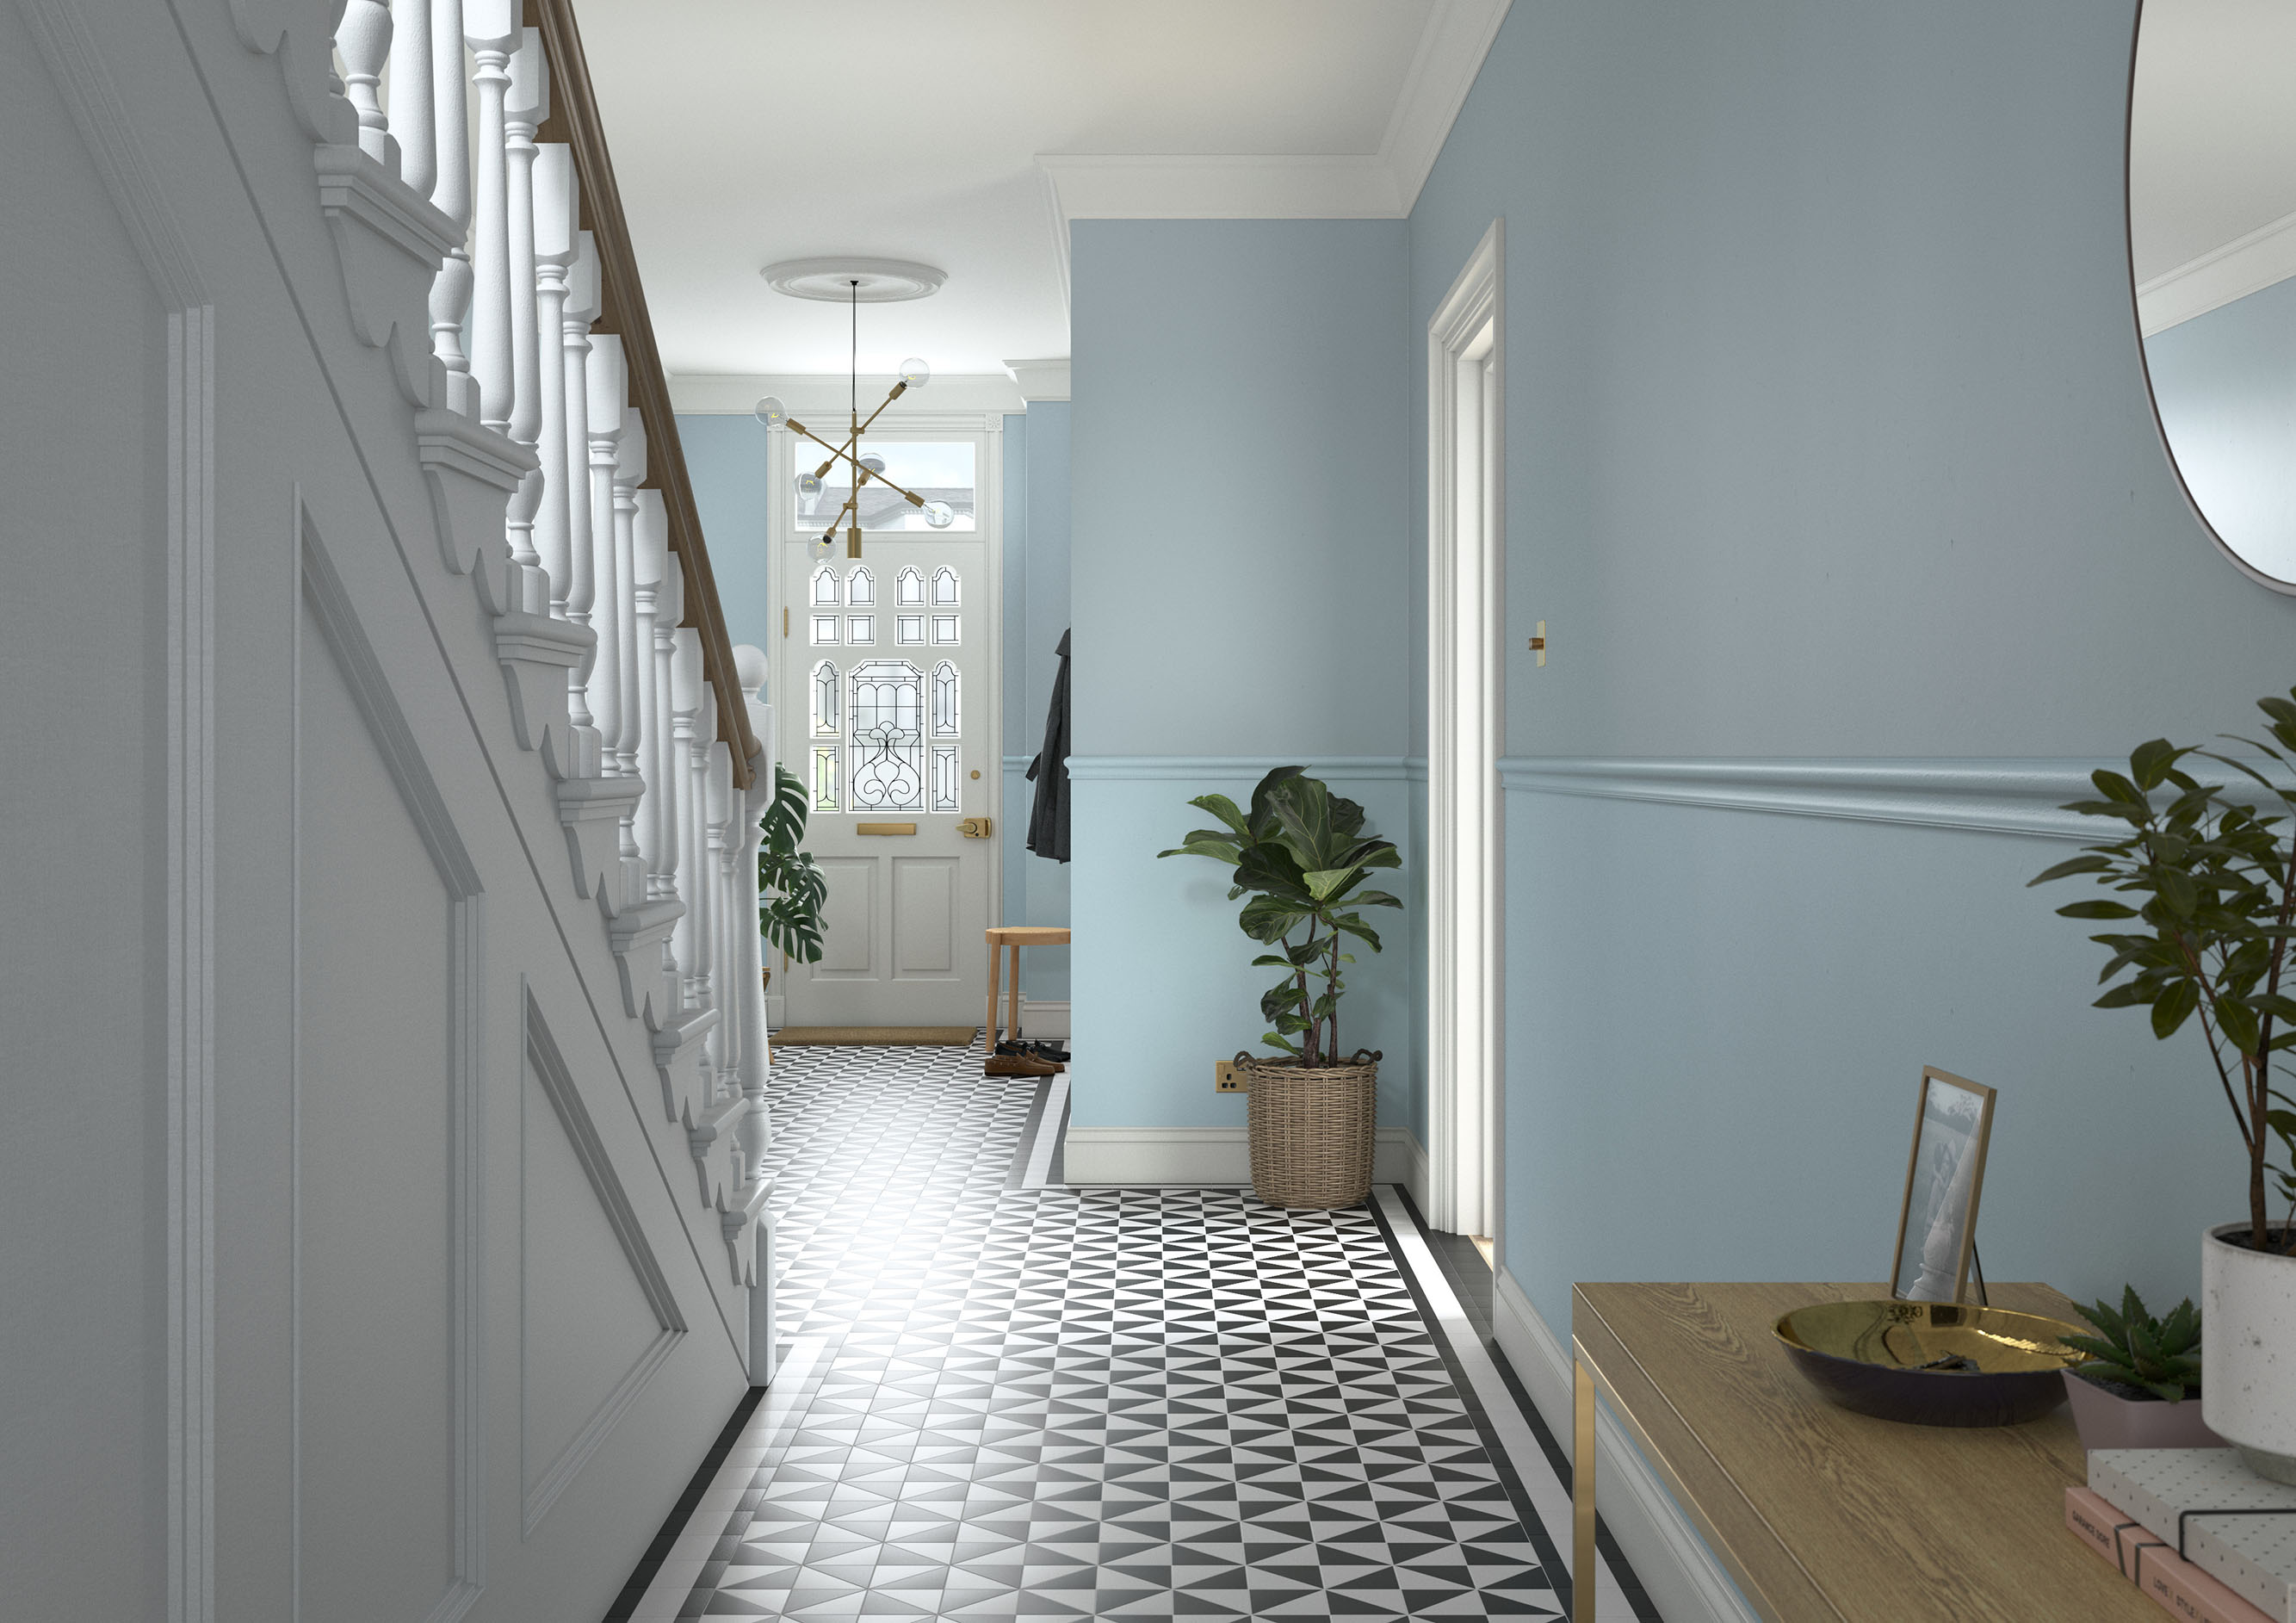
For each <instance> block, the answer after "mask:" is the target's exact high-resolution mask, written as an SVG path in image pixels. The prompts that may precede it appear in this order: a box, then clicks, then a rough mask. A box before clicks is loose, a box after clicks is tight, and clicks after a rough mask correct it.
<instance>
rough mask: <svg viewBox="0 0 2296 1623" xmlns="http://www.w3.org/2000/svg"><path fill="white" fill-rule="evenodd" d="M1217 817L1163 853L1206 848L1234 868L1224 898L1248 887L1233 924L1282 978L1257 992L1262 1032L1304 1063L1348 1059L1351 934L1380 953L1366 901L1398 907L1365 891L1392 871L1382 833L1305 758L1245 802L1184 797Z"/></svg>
mask: <svg viewBox="0 0 2296 1623" xmlns="http://www.w3.org/2000/svg"><path fill="white" fill-rule="evenodd" d="M1188 804H1189V805H1191V806H1193V807H1197V808H1199V809H1200V810H1202V811H1206V812H1209V813H1210V814H1211V815H1212V816H1215V817H1217V818H1218V819H1219V821H1220V824H1221V825H1222V826H1220V827H1218V828H1200V829H1196V830H1193V831H1192V832H1190V833H1189V834H1188V836H1187V838H1186V839H1185V840H1183V841H1182V842H1181V843H1180V844H1179V845H1177V846H1176V847H1174V848H1172V849H1170V850H1169V851H1159V852H1157V853H1156V855H1157V856H1159V857H1210V858H1211V859H1212V860H1213V861H1215V862H1218V863H1219V864H1220V865H1223V866H1225V867H1228V868H1231V869H1233V870H1234V884H1233V885H1232V886H1231V888H1230V889H1229V890H1228V893H1227V894H1228V899H1229V900H1230V901H1234V899H1235V898H1238V897H1242V896H1249V897H1250V898H1251V900H1250V901H1248V902H1246V903H1244V905H1243V912H1242V914H1241V915H1240V916H1239V917H1238V919H1237V921H1236V922H1237V923H1238V924H1239V925H1240V926H1241V927H1242V930H1243V933H1244V934H1245V935H1247V936H1250V937H1251V939H1253V940H1255V941H1259V942H1261V943H1263V944H1264V945H1266V946H1267V947H1270V948H1272V949H1273V950H1272V951H1269V952H1266V953H1262V954H1261V955H1259V957H1257V958H1254V959H1253V960H1252V961H1251V962H1252V963H1253V965H1254V966H1255V967H1264V968H1268V969H1280V970H1282V971H1283V978H1282V979H1281V980H1278V981H1276V983H1275V985H1274V986H1272V987H1270V988H1268V989H1267V991H1265V992H1263V993H1261V994H1260V997H1259V1012H1260V1013H1261V1015H1262V1016H1263V1017H1264V1018H1265V1019H1266V1020H1267V1022H1268V1023H1269V1025H1270V1026H1272V1027H1273V1028H1274V1029H1272V1030H1270V1031H1269V1032H1268V1033H1267V1035H1266V1036H1265V1037H1262V1038H1261V1039H1260V1040H1261V1041H1262V1042H1264V1043H1266V1044H1267V1045H1269V1046H1270V1047H1272V1048H1276V1049H1280V1050H1282V1051H1283V1053H1288V1054H1291V1055H1292V1056H1293V1058H1294V1059H1296V1060H1297V1061H1298V1062H1300V1064H1302V1065H1310V1066H1313V1065H1339V1064H1343V1063H1345V1060H1344V1058H1343V1054H1342V1051H1341V1047H1340V998H1341V995H1342V994H1344V993H1345V991H1346V990H1347V983H1346V980H1345V979H1344V977H1343V975H1342V973H1341V970H1342V966H1344V965H1346V964H1349V963H1354V962H1355V957H1354V955H1352V954H1350V953H1349V952H1346V951H1344V950H1343V947H1344V944H1345V942H1346V941H1347V939H1348V938H1349V937H1353V938H1354V939H1357V940H1358V941H1361V942H1363V943H1364V944H1365V946H1366V947H1370V949H1371V950H1372V951H1373V952H1377V951H1379V949H1380V948H1379V935H1378V932H1377V931H1375V930H1373V929H1372V927H1371V926H1370V925H1369V924H1368V923H1366V922H1365V921H1364V916H1363V913H1362V909H1364V908H1365V907H1400V906H1403V904H1402V903H1401V902H1400V901H1398V900H1397V899H1396V898H1394V897H1391V896H1390V895H1388V894H1387V892H1385V891H1384V890H1366V889H1363V885H1364V881H1365V880H1367V879H1369V878H1370V877H1371V873H1372V870H1373V869H1374V868H1399V867H1401V866H1402V865H1403V859H1402V857H1400V856H1399V855H1398V853H1397V851H1396V848H1395V847H1394V845H1393V844H1392V843H1391V842H1390V841H1388V840H1381V839H1379V838H1377V837H1375V836H1372V835H1367V834H1365V832H1363V826H1364V808H1363V807H1360V806H1358V805H1357V804H1356V803H1355V802H1354V801H1353V800H1349V799H1345V798H1344V797H1342V796H1340V795H1335V794H1333V792H1332V791H1330V790H1329V789H1328V788H1326V787H1325V786H1324V784H1323V783H1319V782H1317V781H1316V779H1314V778H1311V777H1309V776H1308V775H1307V770H1306V768H1305V767H1300V766H1278V767H1277V768H1276V769H1275V771H1273V772H1271V773H1269V774H1268V775H1267V776H1266V777H1264V778H1262V779H1260V780H1259V788H1257V789H1255V790H1253V791H1251V807H1250V809H1248V810H1247V809H1244V808H1242V807H1238V806H1237V805H1236V803H1235V802H1234V801H1233V800H1231V799H1228V798H1227V797H1226V795H1221V794H1210V795H1198V796H1197V797H1196V798H1195V799H1193V800H1191V801H1189V802H1188Z"/></svg>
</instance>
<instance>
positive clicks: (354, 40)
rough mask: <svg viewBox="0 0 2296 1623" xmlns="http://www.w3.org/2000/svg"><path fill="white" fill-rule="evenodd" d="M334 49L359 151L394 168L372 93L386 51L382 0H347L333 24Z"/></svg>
mask: <svg viewBox="0 0 2296 1623" xmlns="http://www.w3.org/2000/svg"><path fill="white" fill-rule="evenodd" d="M335 49H336V51H337V52H338V53H340V55H341V56H342V59H343V94H345V95H346V96H348V98H349V99H350V104H351V108H352V111H355V112H357V114H358V123H359V132H358V143H359V151H361V152H365V154H366V155H367V156H368V157H370V158H372V159H373V160H375V161H376V162H377V163H380V164H381V165H383V166H384V167H385V168H396V167H397V160H396V159H395V158H394V157H393V152H392V145H391V140H390V123H389V119H386V118H384V116H383V111H382V102H381V101H380V100H378V99H377V97H376V94H375V90H376V86H379V85H381V83H382V64H383V62H384V61H386V60H387V59H388V58H389V55H390V8H389V6H387V5H384V4H382V0H350V4H348V5H346V6H344V7H343V20H341V21H340V22H339V23H337V24H336V25H335Z"/></svg>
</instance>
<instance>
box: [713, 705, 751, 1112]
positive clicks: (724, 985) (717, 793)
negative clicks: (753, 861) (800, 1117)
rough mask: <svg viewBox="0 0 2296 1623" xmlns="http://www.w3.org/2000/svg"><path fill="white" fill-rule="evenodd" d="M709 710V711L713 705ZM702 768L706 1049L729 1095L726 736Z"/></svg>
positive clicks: (734, 806) (734, 810)
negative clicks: (713, 1020)
mask: <svg viewBox="0 0 2296 1623" xmlns="http://www.w3.org/2000/svg"><path fill="white" fill-rule="evenodd" d="M710 708H711V709H712V710H713V711H714V710H715V709H716V708H717V707H716V706H714V705H713V706H711V707H710ZM707 766H708V771H707V774H706V776H705V780H704V783H703V785H702V793H703V795H704V796H705V797H706V798H705V799H704V801H703V804H704V806H705V807H706V808H707V816H708V818H709V824H708V827H707V829H706V830H705V831H704V836H703V838H704V841H705V844H704V848H705V850H706V851H707V853H708V855H707V857H706V859H705V861H704V864H703V867H702V875H703V877H702V887H701V888H702V890H703V891H704V893H705V894H706V895H707V896H708V897H709V907H708V914H709V916H708V918H707V920H706V921H705V927H706V929H707V930H708V942H709V945H708V947H706V948H705V951H706V952H707V953H708V955H709V1000H710V1002H711V1004H714V1005H715V1006H716V1008H717V1024H716V1025H714V1026H712V1027H710V1028H709V1062H710V1064H711V1066H712V1068H713V1076H712V1080H713V1082H714V1083H715V1085H716V1094H715V1096H716V1097H717V1098H719V1099H729V1098H731V1097H733V1096H734V1094H736V1093H737V1092H739V1091H740V1088H741V1082H740V1078H739V1076H738V1074H737V1071H736V1067H737V1066H738V1065H739V1064H740V1062H741V1058H742V1033H741V1029H740V1027H739V1026H737V1025H736V1024H735V1023H734V1021H735V1016H734V1010H735V1009H736V1008H737V1007H739V1003H738V1001H737V1000H738V995H739V989H738V988H734V987H733V986H731V985H729V984H728V982H729V981H730V980H732V979H733V952H732V947H733V943H732V939H731V936H730V931H729V929H728V926H729V923H730V921H729V920H728V919H727V917H726V914H728V913H729V912H730V911H731V909H730V908H729V906H727V904H728V903H729V902H730V901H731V900H732V897H731V895H730V891H731V889H732V887H731V886H730V885H729V883H728V882H727V869H728V868H730V867H731V866H732V863H733V850H732V846H733V843H734V841H733V828H734V821H735V820H736V819H737V818H738V817H740V816H741V807H742V797H741V794H740V793H739V791H736V790H735V789H734V752H733V750H732V749H731V748H730V747H729V746H728V744H727V742H726V740H725V739H722V738H720V739H717V740H716V741H715V742H712V743H711V744H710V746H709V756H708V758H707ZM751 916H752V917H754V916H755V915H754V914H752V915H751Z"/></svg>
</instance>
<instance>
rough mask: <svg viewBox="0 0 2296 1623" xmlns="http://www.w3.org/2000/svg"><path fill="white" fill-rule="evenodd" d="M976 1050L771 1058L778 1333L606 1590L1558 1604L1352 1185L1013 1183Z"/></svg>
mask: <svg viewBox="0 0 2296 1623" xmlns="http://www.w3.org/2000/svg"><path fill="white" fill-rule="evenodd" d="M978 1069H979V1066H978V1061H977V1060H976V1059H973V1058H972V1057H971V1056H970V1055H969V1054H968V1053H967V1052H966V1051H964V1050H956V1049H931V1048H910V1049H857V1048H848V1049H834V1048H813V1049H802V1050H782V1051H779V1052H777V1053H775V1064H774V1083H775V1095H774V1109H775V1149H774V1154H775V1159H776V1162H777V1176H778V1186H777V1191H776V1196H775V1210H776V1214H777V1217H778V1220H779V1225H780V1228H779V1239H778V1243H779V1247H780V1258H781V1264H782V1268H783V1275H782V1279H783V1283H782V1298H781V1316H782V1318H781V1322H782V1329H783V1336H784V1337H785V1338H786V1342H785V1344H786V1345H787V1346H788V1347H789V1348H790V1353H789V1355H788V1357H787V1361H786V1363H785V1365H784V1371H783V1374H782V1375H781V1377H780V1378H779V1379H778V1380H777V1381H776V1383H775V1389H773V1390H772V1391H771V1392H769V1393H768V1394H767V1397H766V1399H765V1400H764V1401H763V1402H762V1403H760V1404H759V1405H758V1408H757V1410H756V1411H755V1413H754V1414H752V1415H751V1417H750V1420H749V1422H747V1424H746V1425H745V1427H744V1429H743V1431H742V1437H741V1439H740V1440H739V1442H738V1443H737V1445H736V1447H734V1451H733V1453H732V1454H731V1455H730V1456H729V1457H728V1460H727V1462H726V1465H725V1467H724V1468H722V1469H721V1471H720V1472H719V1474H718V1476H717V1479H716V1483H715V1488H717V1489H722V1490H725V1492H722V1493H721V1492H716V1491H713V1493H712V1494H710V1495H709V1496H705V1497H704V1499H703V1501H702V1503H703V1504H704V1505H705V1506H707V1505H711V1504H715V1505H716V1507H717V1508H715V1509H701V1510H697V1511H696V1512H695V1513H694V1516H693V1520H692V1521H690V1522H689V1523H688V1525H687V1527H686V1529H685V1531H684V1534H683V1536H682V1537H680V1539H679V1541H678V1542H679V1544H680V1545H683V1546H685V1547H686V1548H688V1549H689V1550H693V1551H695V1552H697V1553H701V1552H702V1550H703V1545H704V1541H705V1540H706V1541H707V1547H706V1553H702V1559H701V1565H700V1570H699V1572H698V1573H696V1574H694V1575H693V1578H692V1579H691V1581H690V1583H689V1582H688V1581H687V1580H686V1578H685V1573H684V1572H682V1571H678V1570H675V1569H674V1567H673V1566H672V1565H671V1564H670V1563H665V1565H664V1568H663V1570H662V1571H661V1572H660V1575H659V1576H658V1578H656V1580H655V1582H654V1583H653V1585H652V1587H650V1588H649V1589H648V1590H647V1591H646V1593H645V1594H644V1599H643V1600H641V1601H640V1602H639V1603H637V1608H636V1610H635V1612H634V1613H633V1614H631V1615H632V1616H633V1617H635V1619H639V1620H640V1623H668V1619H678V1618H703V1617H708V1618H719V1617H723V1618H795V1619H845V1618H917V1619H927V1618H931V1619H944V1618H946V1619H976V1618H978V1619H1006V1618H1046V1619H1086V1618H1094V1619H1098V1618H1108V1619H1118V1618H1140V1619H1182V1618H1191V1619H1193V1618H1201V1619H1245V1618H1271V1619H1272V1618H1362V1619H1402V1618H1496V1617H1554V1616H1558V1615H1559V1614H1560V1613H1561V1611H1562V1606H1561V1604H1560V1603H1559V1602H1558V1600H1557V1598H1556V1594H1555V1587H1554V1584H1553V1583H1552V1582H1551V1581H1550V1579H1549V1578H1548V1576H1547V1573H1546V1568H1545V1566H1544V1565H1543V1564H1542V1560H1541V1553H1540V1551H1539V1549H1538V1547H1537V1545H1535V1544H1534V1541H1533V1538H1532V1536H1531V1535H1530V1533H1529V1531H1528V1530H1527V1526H1526V1522H1527V1519H1529V1517H1530V1516H1531V1515H1532V1514H1533V1512H1531V1510H1530V1508H1529V1505H1528V1504H1525V1503H1524V1502H1523V1501H1522V1499H1521V1490H1520V1488H1519V1486H1518V1485H1516V1484H1515V1483H1514V1480H1513V1474H1512V1472H1511V1471H1510V1472H1502V1471H1501V1470H1500V1469H1498V1468H1497V1465H1495V1463H1494V1452H1493V1450H1494V1442H1493V1439H1491V1437H1490V1436H1489V1435H1488V1433H1487V1431H1486V1430H1485V1429H1484V1425H1483V1422H1482V1419H1481V1411H1480V1408H1478V1407H1477V1406H1474V1405H1473V1404H1472V1403H1471V1402H1469V1401H1466V1400H1465V1399H1464V1398H1463V1397H1462V1394H1461V1392H1460V1390H1459V1389H1458V1387H1457V1386H1456V1384H1455V1382H1454V1379H1453V1376H1452V1373H1451V1371H1450V1367H1449V1365H1447V1362H1446V1359H1445V1357H1444V1354H1443V1351H1442V1349H1441V1348H1440V1347H1439V1345H1438V1342H1437V1340H1436V1336H1435V1332H1434V1331H1433V1330H1432V1328H1431V1326H1430V1324H1428V1322H1427V1321H1426V1320H1425V1319H1424V1318H1423V1316H1421V1313H1420V1311H1419V1308H1418V1307H1417V1305H1416V1303H1415V1299H1414V1297H1413V1294H1412V1291H1411V1289H1410V1286H1409V1284H1408V1283H1406V1277H1405V1275H1404V1272H1403V1269H1402V1266H1401V1265H1400V1264H1399V1262H1398V1258H1397V1255H1396V1253H1395V1251H1394V1250H1393V1249H1392V1247H1391V1246H1390V1243H1389V1242H1388V1239H1387V1237H1386V1234H1384V1233H1383V1231H1382V1228H1381V1225H1380V1222H1379V1220H1378V1218H1377V1217H1374V1214H1373V1212H1372V1211H1371V1210H1370V1209H1355V1210H1350V1211H1339V1212H1288V1211H1283V1210H1280V1209H1275V1208H1270V1207H1267V1206H1263V1205H1261V1204H1259V1202H1258V1201H1254V1200H1252V1199H1251V1196H1250V1195H1249V1194H1248V1193H1242V1192H1238V1191H1233V1190H1221V1189H1087V1188H1064V1187H1058V1186H1054V1187H1029V1186H1028V1185H1029V1183H1030V1181H1031V1180H1030V1179H1029V1177H1027V1176H1024V1173H1025V1169H1026V1168H1029V1166H1030V1165H1031V1164H1032V1162H1033V1164H1034V1165H1035V1166H1037V1168H1039V1169H1041V1168H1042V1166H1043V1164H1044V1161H1045V1160H1046V1157H1044V1156H1043V1155H1042V1154H1041V1153H1040V1154H1037V1155H1035V1156H1033V1157H1032V1155H1031V1152H1032V1150H1034V1149H1036V1148H1037V1145H1036V1144H1035V1143H1033V1142H1032V1141H1033V1140H1034V1139H1035V1138H1037V1136H1039V1135H1037V1134H1036V1133H1032V1132H1031V1130H1030V1129H1031V1128H1032V1127H1037V1126H1038V1125H1039V1123H1038V1122H1037V1118H1038V1117H1044V1118H1047V1119H1046V1120H1044V1121H1043V1122H1042V1123H1041V1127H1042V1131H1043V1132H1044V1133H1056V1132H1057V1131H1058V1130H1059V1127H1060V1126H1061V1123H1060V1120H1059V1111H1058V1110H1057V1108H1046V1107H1047V1106H1056V1104H1057V1102H1058V1101H1057V1100H1056V1099H1055V1098H1054V1097H1053V1096H1052V1094H1053V1090H1051V1089H1050V1088H1048V1086H1047V1085H1046V1084H1045V1083H1042V1082H1035V1081H1002V1080H996V1079H992V1078H982V1077H980V1076H979V1075H978V1074H977V1073H978ZM1062 1091H1063V1093H1064V1090H1062ZM729 1484H730V1486H729ZM736 1489H737V1490H738V1494H737V1495H734V1496H733V1497H731V1498H730V1499H729V1498H728V1497H727V1495H728V1494H733V1493H734V1490H736ZM729 1506H730V1507H729ZM1540 1542H1541V1543H1543V1542H1544V1539H1543V1537H1542V1539H1541V1540H1540ZM687 1570H691V1569H690V1567H689V1568H688V1569H687Z"/></svg>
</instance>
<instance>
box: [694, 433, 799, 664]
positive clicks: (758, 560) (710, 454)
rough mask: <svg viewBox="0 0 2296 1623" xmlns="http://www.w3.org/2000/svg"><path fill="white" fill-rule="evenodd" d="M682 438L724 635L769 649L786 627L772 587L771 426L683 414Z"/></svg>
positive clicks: (695, 507)
mask: <svg viewBox="0 0 2296 1623" xmlns="http://www.w3.org/2000/svg"><path fill="white" fill-rule="evenodd" d="M677 438H678V440H679V442H680V444H682V445H683V446H684V447H685V472H686V477H687V478H688V479H689V480H692V482H693V505H694V510H695V511H696V512H699V513H700V514H701V538H702V540H703V542H704V543H705V544H706V545H708V546H709V569H710V572H711V573H712V574H714V575H715V576H716V577H717V601H718V603H719V605H720V606H721V607H722V608H723V609H724V610H725V612H726V635H728V636H729V637H731V638H732V639H733V640H734V642H735V643H755V644H756V645H757V646H758V647H759V648H763V649H767V650H769V651H770V650H771V649H772V647H773V643H772V641H771V640H770V639H771V638H773V637H774V636H775V635H779V632H780V627H778V626H776V625H775V623H774V618H775V617H774V612H773V611H774V608H775V605H774V604H773V603H772V602H770V601H769V597H770V587H769V586H768V584H767V583H768V582H769V581H770V580H771V579H772V578H773V561H772V559H771V558H770V557H769V556H768V555H767V551H766V512H767V506H766V503H767V489H766V427H765V425H764V424H763V423H761V422H758V420H757V419H756V418H754V417H732V416H702V415H700V414H693V415H684V416H680V417H679V418H678V420H677Z"/></svg>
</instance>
